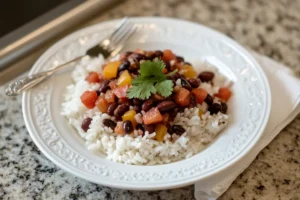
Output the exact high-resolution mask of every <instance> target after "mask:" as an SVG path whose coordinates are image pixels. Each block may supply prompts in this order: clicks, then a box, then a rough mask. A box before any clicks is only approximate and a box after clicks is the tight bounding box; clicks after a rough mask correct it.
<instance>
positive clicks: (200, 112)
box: [198, 108, 204, 117]
mask: <svg viewBox="0 0 300 200" xmlns="http://www.w3.org/2000/svg"><path fill="white" fill-rule="evenodd" d="M203 114H204V112H203V110H202V109H201V108H199V111H198V115H199V117H201V116H202V115H203Z"/></svg>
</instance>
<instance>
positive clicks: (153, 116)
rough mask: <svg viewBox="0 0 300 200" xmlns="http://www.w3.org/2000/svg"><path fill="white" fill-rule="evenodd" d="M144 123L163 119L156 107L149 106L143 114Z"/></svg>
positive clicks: (153, 122)
mask: <svg viewBox="0 0 300 200" xmlns="http://www.w3.org/2000/svg"><path fill="white" fill-rule="evenodd" d="M143 121H144V124H147V125H148V124H155V123H158V122H161V121H163V117H162V115H161V114H160V112H159V110H158V109H157V108H151V109H150V110H149V111H148V112H146V113H145V114H144V115H143Z"/></svg>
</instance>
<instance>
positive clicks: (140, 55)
mask: <svg viewBox="0 0 300 200" xmlns="http://www.w3.org/2000/svg"><path fill="white" fill-rule="evenodd" d="M132 58H133V59H135V60H137V61H140V60H143V59H144V58H145V55H143V54H141V53H133V54H132Z"/></svg>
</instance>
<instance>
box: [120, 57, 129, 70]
mask: <svg viewBox="0 0 300 200" xmlns="http://www.w3.org/2000/svg"><path fill="white" fill-rule="evenodd" d="M129 67H130V62H129V61H128V60H127V59H123V60H122V63H121V65H120V67H119V69H118V73H120V72H121V71H123V70H126V69H128V68H129Z"/></svg>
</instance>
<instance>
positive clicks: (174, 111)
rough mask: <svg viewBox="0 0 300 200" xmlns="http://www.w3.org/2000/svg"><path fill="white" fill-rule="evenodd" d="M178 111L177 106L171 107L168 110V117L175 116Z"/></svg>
mask: <svg viewBox="0 0 300 200" xmlns="http://www.w3.org/2000/svg"><path fill="white" fill-rule="evenodd" d="M177 113H178V107H175V108H174V109H172V110H171V111H170V112H169V117H170V118H175V117H176V115H177Z"/></svg>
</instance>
